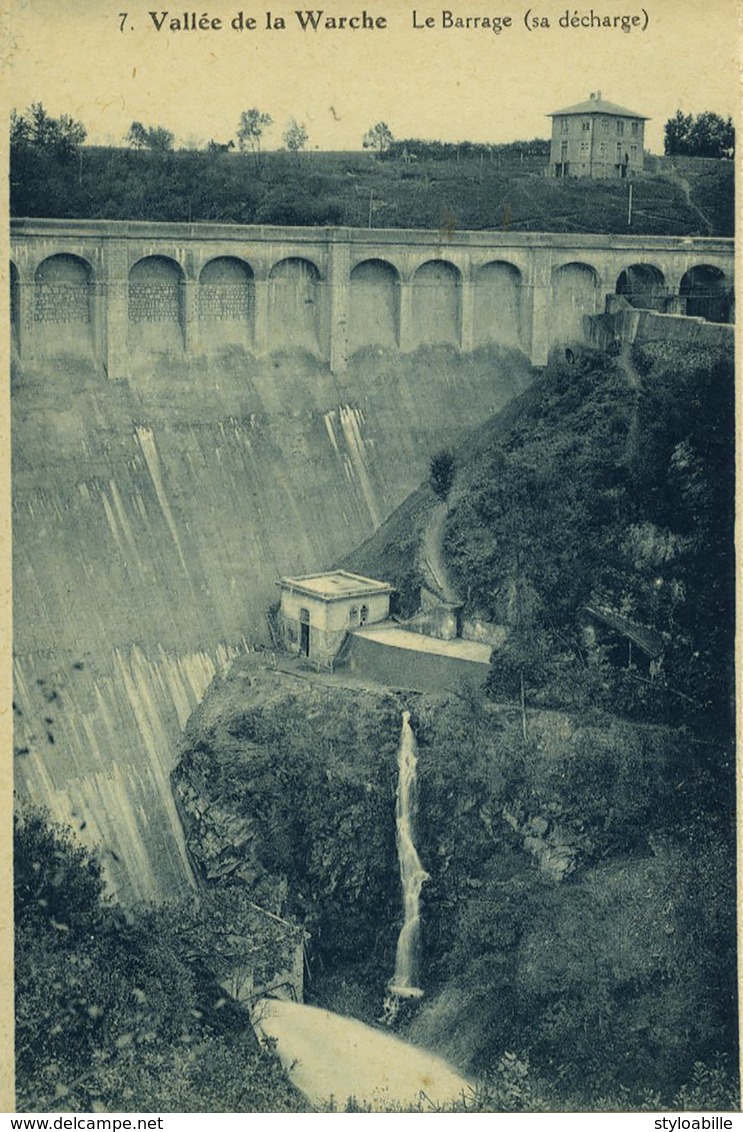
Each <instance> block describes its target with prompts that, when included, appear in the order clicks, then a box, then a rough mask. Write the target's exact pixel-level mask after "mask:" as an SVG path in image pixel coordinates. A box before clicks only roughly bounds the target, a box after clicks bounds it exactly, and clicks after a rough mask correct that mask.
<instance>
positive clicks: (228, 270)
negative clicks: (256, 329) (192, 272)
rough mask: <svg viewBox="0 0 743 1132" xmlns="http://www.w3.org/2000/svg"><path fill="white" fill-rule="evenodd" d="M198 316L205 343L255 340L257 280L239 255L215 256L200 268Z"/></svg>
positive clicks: (207, 345)
mask: <svg viewBox="0 0 743 1132" xmlns="http://www.w3.org/2000/svg"><path fill="white" fill-rule="evenodd" d="M196 309H197V316H198V319H199V341H200V343H201V345H202V347H204V348H206V349H209V348H219V347H220V346H229V345H241V346H248V345H250V344H251V343H252V340H253V325H254V317H255V280H254V276H253V269H252V268H251V266H250V264H248V263H246V261H245V260H243V259H241V258H239V257H237V256H215V257H214V258H213V259H210V260H207V262H206V263H205V264H204V265H203V266H202V268H201V270H200V272H199V284H198V300H197V307H196Z"/></svg>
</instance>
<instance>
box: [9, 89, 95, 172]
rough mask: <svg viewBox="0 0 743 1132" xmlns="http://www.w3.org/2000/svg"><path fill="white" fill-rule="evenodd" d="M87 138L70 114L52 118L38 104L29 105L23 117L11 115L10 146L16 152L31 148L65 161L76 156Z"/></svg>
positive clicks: (15, 112) (82, 128)
mask: <svg viewBox="0 0 743 1132" xmlns="http://www.w3.org/2000/svg"><path fill="white" fill-rule="evenodd" d="M86 137H87V130H86V129H85V126H84V125H83V124H82V122H78V121H76V120H75V119H74V118H72V117H71V116H70V115H69V114H62V115H61V116H60V117H59V118H53V117H52V116H51V114H49V113H47V111H46V110H45V108H44V105H43V103H41V102H34V103H32V104H31V106H30V107H29V108H28V110H27V111H26V113H25V114H18V112H17V111H16V110H13V111H12V112H11V116H10V144H11V147H12V148H15V149H16V150H17V149H19V148H23V147H26V146H33V147H34V148H35V149H37V150H42V151H44V152H46V153H50V154H52V155H53V156H54V157H57V158H59V159H61V160H63V161H64V160H66V159H67V158H69V157H71V156H73V155H74V154H75V153H77V151H78V149H79V147H80V146H81V145H82V144H83V142H84V141H85V138H86Z"/></svg>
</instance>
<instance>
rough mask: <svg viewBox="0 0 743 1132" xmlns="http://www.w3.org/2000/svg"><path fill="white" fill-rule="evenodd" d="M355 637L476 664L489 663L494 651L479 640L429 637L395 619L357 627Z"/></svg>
mask: <svg viewBox="0 0 743 1132" xmlns="http://www.w3.org/2000/svg"><path fill="white" fill-rule="evenodd" d="M353 635H354V636H355V637H365V638H367V639H368V640H372V641H377V642H378V643H379V644H382V645H390V646H391V647H392V648H396V649H412V650H413V651H414V652H428V653H433V654H434V655H436V656H451V657H455V658H456V659H458V660H472V661H475V663H476V664H489V663H490V654H491V652H492V651H493V650H492V648H491V647H490V645H483V644H481V643H480V642H479V641H463V640H460V639H459V638H457V639H456V640H454V641H442V640H439V638H438V637H427V636H425V635H424V634H423V633H411V632H410V631H409V630H408V629H401V628H400V626H399V625H397V624H396V623H395V622H394V621H381V622H380V623H379V624H378V625H367V626H366V627H365V628H363V629H355V630H354V634H353Z"/></svg>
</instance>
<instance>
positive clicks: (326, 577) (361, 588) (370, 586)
mask: <svg viewBox="0 0 743 1132" xmlns="http://www.w3.org/2000/svg"><path fill="white" fill-rule="evenodd" d="M277 585H279V586H281V588H282V589H288V590H296V591H298V592H299V593H303V594H308V595H310V596H312V597H319V598H321V599H322V600H323V601H337V600H338V599H340V598H349V597H364V596H368V595H369V594H378V593H391V592H392V590H393V589H394V587H393V586H391V585H390V584H389V582H378V581H376V579H374V578H365V577H364V576H363V575H362V574H352V573H351V572H350V570H329V571H327V572H326V573H323V574H301V575H299V576H298V577H296V578H282V579H281V581H279V582H278V583H277Z"/></svg>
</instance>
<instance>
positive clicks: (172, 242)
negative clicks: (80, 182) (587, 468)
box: [10, 221, 732, 900]
mask: <svg viewBox="0 0 743 1132" xmlns="http://www.w3.org/2000/svg"><path fill="white" fill-rule="evenodd" d="M11 235H12V239H11V246H12V256H13V262H12V264H11V272H10V283H11V304H10V306H11V321H12V375H11V393H12V395H11V405H12V444H13V456H12V459H13V540H14V546H13V551H14V653H15V689H16V691H15V736H14V742H15V749H16V757H15V767H16V783H17V789H18V792H19V794H20V795H21V796H22V797H29V798H31V799H32V800H35V801H38V802H41V803H43V804H45V805H46V806H48V807H49V809H50V810H51V813H52V816H53V817H54V818H56V819H57V820H60V821H63V822H67V823H70V824H71V825H73V826H74V827H76V828H77V830H78V834H79V836H80V838H81V840H83V841H85V842H86V843H88V844H89V845H91V846H96V847H98V848H99V849H100V851H101V855H102V860H103V862H104V865H105V867H106V872H107V875H108V877H109V881H110V883H111V885H112V887H113V889H114V890H115V891H116V892H117V893H118V895H119V896H120V897H121V898H122V899H125V900H131V899H136V898H143V899H163V898H172V897H174V896H177V895H179V894H183V893H185V892H187V891H188V890H189V889H190V887H191V886H192V885H193V877H192V875H191V870H190V866H189V862H188V859H187V854H186V849H185V845H184V842H183V836H182V832H181V828H180V822H179V819H178V815H177V813H176V810H175V805H174V802H173V797H172V794H171V790H170V783H169V774H170V771H171V769H172V767H173V765H174V762H175V758H176V751H177V743H178V736H179V733H180V730H181V728H182V726H183V725H184V723H185V722H186V720H187V719H188V716H189V715H190V713H191V711H192V710H193V708H194V707H195V706H196V704H197V703H198V701H199V699H200V698H201V696H202V695H203V693H204V691H205V690H206V688H207V686H208V684H209V683H210V681H211V680H212V679H213V677H214V675H215V674H216V673H217V672H218V671H219V669H220V667H221V666H222V665H224V664H225V663H226V662H227V661H228V660H229V659H230V657H232V656H234V655H236V654H237V653H238V652H240V651H242V650H244V649H245V648H246V647H249V646H250V645H251V644H254V643H256V642H263V641H267V640H268V633H267V629H266V609H267V607H268V606H269V605H270V603H271V602H272V601H273V600H275V586H274V582H275V580H276V579H277V578H278V577H279V576H280V575H282V574H298V573H306V572H310V571H314V570H318V569H323V568H327V567H330V566H333V565H334V564H335V563H336V562H337V561H338V560H339V559H340V558H342V557H343V556H344V555H345V554H347V553H348V552H349V551H350V550H352V549H353V548H354V547H355V546H357V545H359V544H360V543H361V542H363V541H364V540H365V539H366V538H368V537H369V535H370V534H371V533H372V532H373V530H374V529H375V528H376V526H378V525H379V523H380V522H381V521H382V520H383V519H384V518H386V516H387V515H389V514H390V513H391V511H392V510H394V508H395V507H397V506H398V505H399V504H400V503H401V502H402V501H403V500H404V499H405V498H406V496H407V495H408V494H409V493H410V492H411V491H412V490H414V489H415V488H416V487H417V486H418V484H419V483H420V482H421V480H423V479H424V478H425V477H426V475H427V473H428V463H429V460H430V457H431V455H432V454H433V453H434V452H435V451H437V449H439V448H441V447H443V446H447V447H448V446H456V445H457V444H458V443H459V442H460V441H462V440H463V439H464V437H465V436H466V435H467V433H468V432H469V431H470V430H471V429H472V428H474V427H476V426H477V425H479V424H480V423H482V422H483V421H484V420H485V419H487V418H488V417H489V416H491V415H493V414H494V413H496V412H498V411H499V410H500V409H501V408H503V407H504V405H505V404H507V403H508V401H509V400H510V399H511V398H512V397H513V396H515V395H516V394H518V393H519V392H521V391H522V390H523V389H524V388H526V386H527V385H528V383H529V381H530V377H531V369H530V366H529V362H528V359H529V358H535V357H542V356H543V360H546V350H547V349H548V346H549V335H547V338H545V334H546V333H547V330H546V328H547V327H548V326H553V325H561V322H560V320H558V321H557V323H555V322H554V319H552V317H551V316H549V311H550V309H552V313H553V314H554V312H555V310H557V309H558V308H557V307H553V308H550V305H549V304H550V303H559V302H566V303H568V306H569V313H571V317H573V318H574V320H575V319H578V318H579V317H582V314H583V313H595V312H596V310H598V309H600V308H601V307H602V305H603V302H602V300H603V295H602V291H601V288H602V287H603V286H604V284H605V283H606V284H607V286H609V285H610V286H609V289H610V290H613V289H614V284H613V282H612V279H613V274H612V273H613V271H614V268H615V267H617V266H620V267H621V269H622V270H623V269H624V268H626V267H628V266H629V265H631V264H632V263H633V262H635V261H639V259H640V257H645V258H647V256H648V255H649V254H650V252H649V251H648V250H647V248H644V245H643V248H644V250H643V248H639V247H637V248H631V249H628V248H627V247H623V248H622V249H620V252H618V253H617V252H616V251H615V250H613V249H603V250H602V249H601V248H600V246H599V244H598V243H596V240H597V239H601V238H596V237H590V238H588V237H584V238H581V237H570V238H564V237H542V241H543V244H542V245H541V246H540V244H539V241H538V240H537V239H536V237H534V236H524V235H521V236H519V237H510V238H509V237H508V236H507V235H504V234H503V233H483V234H480V233H474V234H473V233H460V234H458V235H457V234H455V235H454V236H452V237H451V238H450V243H448V244H442V243H441V238H440V236H439V234H437V233H425V232H416V233H400V232H397V233H378V232H373V233H367V232H362V233H357V232H348V231H344V230H334V229H333V230H328V231H324V230H320V231H318V230H305V229H297V230H292V229H285V230H277V229H271V230H268V229H241V228H238V227H235V228H228V227H227V226H213V225H193V226H191V225H153V224H128V223H123V224H114V223H107V222H100V223H94V222H84V223H83V222H74V221H72V222H57V221H18V222H14V223H13V226H12V234H11ZM447 239H449V237H447ZM581 239H582V240H583V241H584V244H585V246H584V247H583V249H582V251H580V249H579V251H580V254H581V255H582V256H583V258H584V259H586V260H590V263H588V262H587V264H586V268H585V269H581V268H577V269H575V270H570V271H566V272H565V273H564V280H563V277H562V275H561V274H560V272H561V268H560V266H559V264H560V263H564V262H565V259H566V257H567V263H568V264H573V263H574V262H575V256H576V255H577V254H578V252H577V251H576V248H575V247H574V246H573V245H575V243H576V241H580V240H581ZM555 240H556V241H557V243H558V244H559V243H560V241H563V245H561V246H560V248H559V249H558V250H557V251H555V245H554V241H555ZM551 241H552V242H551ZM566 241H567V242H566ZM570 241H572V243H570ZM591 241H594V243H593V244H591ZM646 243H647V241H646ZM697 243H701V244H704V245H705V247H703V248H699V247H697V246H696V245H697ZM676 244H677V245H678V246H674V241H671V240H666V241H661V242H660V243H659V245H658V248H656V252H657V255H656V261H657V262H658V263H659V265H660V266H659V267H658V269H657V270H658V271H663V270H664V271H665V273H666V274H665V275H664V278H665V279H668V278H671V274H672V273H673V272H675V273H676V276H678V277H679V278H678V280H677V283H678V282H680V278H681V276H680V273H681V271H682V268H683V270H684V271H687V270H688V269H689V267H690V265H691V264H692V263H693V262H701V261H702V260H703V261H704V262H705V263H709V264H710V265H711V268H710V269H711V270H712V269H714V270H715V271H719V272H720V273H724V271H725V270H727V268H726V266H725V265H726V264H727V257H728V256H730V257H731V254H732V253H731V252H729V250H728V248H727V247H726V242H725V241H701V242H697V241H676ZM588 245H591V246H590V247H589V246H588ZM661 245H662V246H661ZM682 245H683V246H682ZM692 245H693V246H692ZM712 245H714V247H713V246H712ZM718 245H719V246H718ZM617 255H618V256H619V258H618V259H616V258H612V257H616V256H617ZM540 257H541V258H540ZM602 257H603V258H602ZM662 257H665V259H663V258H662ZM590 264H593V267H592V268H590V270H591V271H593V272H594V275H590V271H588V268H589V267H590ZM622 265H623V266H622ZM587 272H588V274H587ZM598 272H601V273H603V274H601V275H599V274H596V273H598ZM674 278H675V276H674ZM554 279H557V280H558V282H557V284H556V285H555V286H557V287H558V288H562V289H560V290H558V291H555V290H554V288H553V283H552V280H554ZM540 280H542V282H543V283H544V286H542V284H540V282H539V281H540ZM545 280H546V281H547V282H545ZM563 281H565V283H566V285H565V287H562V283H563ZM540 288H541V289H540ZM551 288H553V289H551ZM591 288H593V290H592V289H591ZM555 296H557V298H556V297H555ZM566 310H567V308H566ZM576 311H577V312H578V313H577V314H576V313H575V312H576ZM566 319H567V316H566ZM563 321H565V320H563ZM568 322H569V319H567V321H566V325H567V323H568ZM570 325H571V326H572V324H570ZM535 327H536V330H535ZM540 327H542V330H540ZM550 333H552V334H553V333H554V331H550ZM571 333H572V330H571Z"/></svg>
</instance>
